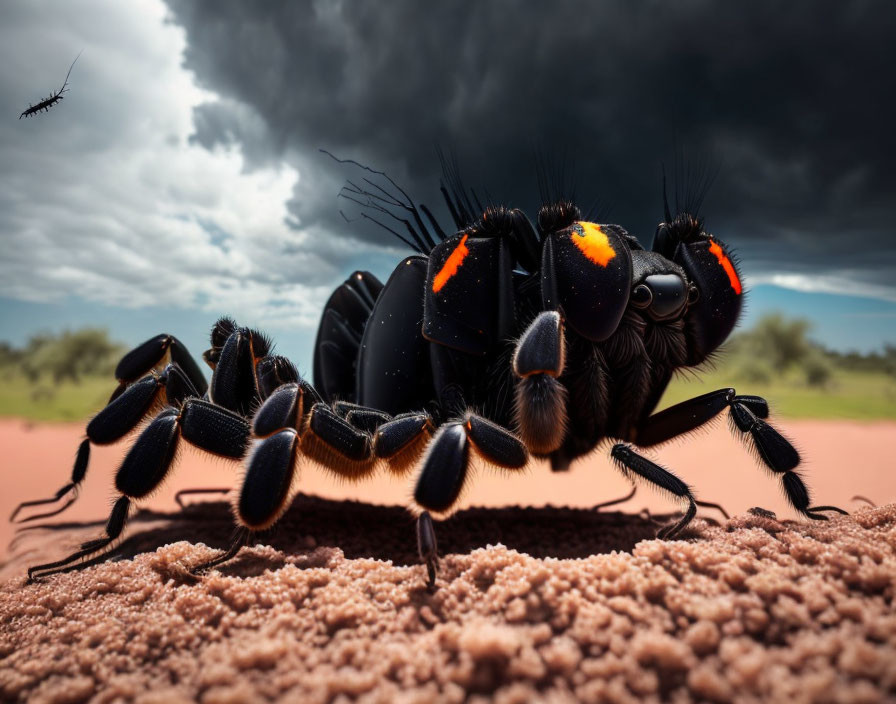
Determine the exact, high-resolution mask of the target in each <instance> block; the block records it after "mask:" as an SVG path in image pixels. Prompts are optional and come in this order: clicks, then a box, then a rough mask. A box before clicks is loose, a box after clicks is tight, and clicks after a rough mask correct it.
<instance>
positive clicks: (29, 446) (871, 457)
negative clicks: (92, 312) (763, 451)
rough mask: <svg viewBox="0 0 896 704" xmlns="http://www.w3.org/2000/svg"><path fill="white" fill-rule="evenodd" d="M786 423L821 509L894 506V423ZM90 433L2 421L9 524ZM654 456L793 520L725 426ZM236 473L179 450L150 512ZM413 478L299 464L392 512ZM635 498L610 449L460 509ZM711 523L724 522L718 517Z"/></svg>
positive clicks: (105, 455)
mask: <svg viewBox="0 0 896 704" xmlns="http://www.w3.org/2000/svg"><path fill="white" fill-rule="evenodd" d="M778 427H779V428H780V429H781V430H782V431H783V432H784V433H786V434H787V435H788V437H790V438H791V439H792V440H793V441H794V443H795V444H796V446H797V447H798V448H800V450H801V452H802V453H803V458H804V463H803V464H804V469H803V470H802V473H803V476H804V478H805V480H806V482H807V484H808V485H809V487H810V488H811V489H812V491H813V498H814V500H815V501H816V502H817V503H819V504H835V505H839V506H842V507H843V508H846V509H851V508H853V507H856V506H858V505H859V504H856V503H853V502H851V501H850V498H851V497H852V496H853V495H855V494H863V495H865V496H868V497H870V498H872V499H873V500H874V501H875V502H876V503H878V504H885V503H889V502H893V501H896V461H894V459H893V457H894V455H893V447H894V445H896V423H893V422H877V423H853V422H848V421H805V420H803V421H797V420H789V421H786V422H780V423H778ZM83 432H84V429H83V426H82V425H80V424H77V425H71V424H61V425H60V424H55V425H54V424H47V425H27V424H25V423H23V422H22V421H18V420H0V448H2V454H0V476H2V477H3V491H2V492H0V518H2V517H5V516H8V515H9V514H10V513H11V512H12V510H13V508H14V507H15V506H16V505H17V504H18V503H19V502H20V501H24V500H27V499H35V498H43V497H47V496H51V495H52V494H53V493H55V491H56V490H57V489H58V488H59V487H61V486H62V485H63V484H65V483H66V482H67V481H68V478H69V476H70V473H71V467H72V461H73V459H74V453H75V450H76V448H77V446H78V444H79V442H80V441H81V438H82V437H83ZM127 445H128V441H127V440H126V441H124V442H122V443H120V444H119V445H116V446H112V447H95V448H93V449H92V455H91V462H90V468H89V470H88V474H87V479H86V481H85V482H84V485H83V490H82V492H81V496H80V498H79V499H78V502H77V503H76V504H75V505H74V506H72V507H71V508H70V509H68V510H67V511H66V512H65V514H63V516H61V517H60V519H61V518H64V519H65V520H98V519H103V518H105V517H106V516H108V513H109V508H110V505H111V502H112V501H113V500H114V498H116V497H115V495H114V492H113V489H112V486H113V483H112V482H113V477H114V474H115V469H116V467H117V465H118V463H119V461H120V459H121V457H122V455H123V453H124V451H125V450H126V448H127ZM184 445H185V444H184ZM646 454H648V456H650V457H652V458H654V459H655V460H656V461H658V462H660V463H661V464H663V465H665V466H666V467H668V468H670V469H672V470H673V471H675V472H676V473H678V474H679V476H681V477H682V478H683V479H685V480H686V481H687V482H688V483H690V484H691V486H693V487H694V489H695V492H696V495H697V497H698V498H700V499H704V500H707V501H715V502H718V503H721V504H723V505H724V506H725V507H726V508H727V510H728V511H729V512H730V513H731V514H732V515H734V514H737V513H743V512H745V511H746V510H747V509H749V508H751V507H753V506H762V507H764V508H767V509H769V510H772V511H774V512H775V513H777V514H778V515H779V516H780V517H782V518H794V517H795V515H794V513H793V511H792V510H791V509H789V508H788V506H787V503H786V501H785V500H784V497H783V494H782V492H781V489H780V482H779V480H778V479H777V478H775V477H773V476H770V475H769V474H768V473H766V472H763V471H762V470H761V469H759V467H758V466H757V464H756V462H755V461H754V459H753V458H752V457H751V455H750V453H749V452H747V450H746V449H745V448H744V447H743V446H742V445H741V443H740V441H739V440H737V439H735V438H734V437H733V436H732V434H731V433H730V432H729V430H728V427H727V425H726V424H725V423H724V422H722V423H717V424H716V425H714V426H713V427H711V428H709V429H708V430H706V431H705V432H700V433H697V434H695V435H694V436H692V437H688V438H686V439H682V440H676V441H673V442H672V443H669V444H668V445H666V446H663V447H661V448H659V449H657V450H655V451H652V452H648V453H646ZM238 477H239V466H238V465H237V464H236V463H232V462H227V461H224V460H220V459H217V458H213V457H210V456H208V455H205V454H203V453H200V452H199V451H197V450H194V449H191V448H188V449H186V450H185V451H183V452H182V453H181V455H180V457H179V461H178V464H177V465H176V467H175V470H174V471H173V472H172V474H171V476H170V477H169V479H168V481H167V482H166V483H165V484H164V485H163V487H162V488H161V489H160V490H159V492H158V493H157V494H156V495H155V496H154V497H153V498H152V499H150V500H148V501H146V502H144V503H143V504H142V505H143V506H144V507H146V508H151V509H155V510H160V511H171V510H174V509H176V508H177V506H176V504H175V503H174V499H173V497H174V494H175V492H176V491H177V490H178V489H184V488H188V487H227V486H233V485H234V484H235V483H236V482H238ZM409 481H410V480H409V479H407V478H396V477H392V476H390V475H388V473H383V475H382V476H378V477H375V478H373V479H371V480H367V481H364V482H361V483H357V484H346V483H345V482H340V481H339V480H338V479H337V478H334V477H333V476H332V475H330V474H328V473H327V472H325V471H323V470H321V469H320V468H318V467H315V466H308V467H304V468H302V471H301V475H300V477H299V481H298V485H297V488H298V489H299V490H300V491H302V492H303V493H306V494H313V495H316V496H321V497H324V498H330V499H352V500H357V501H364V502H367V503H373V504H380V505H394V504H404V503H406V501H407V498H408V497H409V496H410V485H409ZM628 490H629V485H628V484H627V483H626V481H625V480H624V479H623V478H622V476H621V475H620V473H619V472H618V471H617V470H616V469H615V468H614V467H613V465H612V464H611V463H610V461H609V459H608V458H607V453H606V451H598V452H596V453H595V454H594V455H592V456H591V457H590V458H587V459H585V460H581V461H579V462H577V463H576V464H574V465H573V467H572V469H571V470H570V471H569V472H564V473H552V472H551V471H550V469H549V468H548V466H547V464H546V463H544V462H533V463H531V464H530V466H529V467H528V468H527V469H525V470H524V471H522V472H517V473H508V472H499V471H495V470H493V469H489V468H480V469H478V470H477V471H476V472H475V473H474V474H473V475H472V477H471V480H470V482H469V485H468V487H467V490H466V491H465V494H464V497H463V501H462V503H461V508H464V507H469V506H471V505H476V506H510V505H520V506H546V505H554V506H571V507H577V508H587V507H590V506H594V505H595V504H597V503H600V502H602V501H605V500H608V499H613V498H617V497H619V496H623V495H625V494H626V493H627V492H628ZM642 507H647V508H649V509H650V510H651V511H654V512H667V511H670V510H675V508H676V507H675V506H674V505H672V504H670V502H669V501H668V500H667V499H666V498H665V497H663V496H662V495H659V494H657V493H654V492H653V491H651V490H649V489H647V488H642V489H640V490H639V492H638V494H637V496H635V498H634V499H632V500H631V501H630V502H629V503H627V504H625V505H624V508H625V510H627V511H629V512H632V513H637V512H638V511H639V510H640V509H641V508H642ZM706 515H707V516H715V517H716V518H718V517H719V516H718V514H717V513H715V512H712V511H709V512H707V513H706ZM12 536H13V527H12V526H10V525H9V524H8V523H6V522H5V521H3V520H0V556H2V555H3V554H4V549H5V546H6V545H7V543H8V542H9V540H10V539H11V538H12ZM184 537H189V536H184Z"/></svg>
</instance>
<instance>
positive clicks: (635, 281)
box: [13, 159, 842, 584]
mask: <svg viewBox="0 0 896 704" xmlns="http://www.w3.org/2000/svg"><path fill="white" fill-rule="evenodd" d="M358 166H360V165H358ZM361 168H364V169H366V171H367V172H368V173H369V174H370V176H369V177H368V178H365V179H363V181H362V182H360V183H353V182H349V185H348V186H347V187H346V189H345V191H344V192H343V195H344V196H345V197H347V198H349V199H350V200H354V201H355V202H357V203H359V204H361V205H362V206H363V207H364V208H366V209H367V210H373V211H375V212H378V213H379V214H380V216H383V217H391V218H393V219H394V220H395V221H397V225H398V226H399V227H401V228H403V229H404V230H406V232H407V236H404V235H401V234H400V233H399V232H398V231H397V230H392V231H393V232H395V234H396V235H398V236H399V237H401V238H402V240H404V241H405V242H406V243H407V244H408V245H409V246H411V247H413V248H415V249H416V250H417V251H418V252H419V254H416V255H413V256H409V257H407V258H405V259H404V260H403V261H401V262H400V263H399V264H398V266H397V267H396V269H395V270H394V272H393V273H392V275H391V276H390V278H389V280H388V281H387V283H386V284H385V285H383V284H382V283H380V282H379V281H378V280H377V279H376V278H375V277H374V276H373V275H372V274H370V273H368V272H361V271H359V272H356V273H354V274H352V275H351V276H350V277H349V278H348V280H347V281H346V282H345V283H343V284H342V285H341V286H340V287H339V288H337V289H336V291H335V292H334V293H333V295H332V296H331V297H330V299H329V301H328V302H327V304H326V306H325V308H324V312H323V317H322V319H321V323H320V327H319V330H318V333H317V342H316V345H315V350H314V386H312V385H310V384H308V383H307V382H305V381H303V380H301V379H300V378H299V375H298V373H297V372H296V370H295V368H294V367H293V366H292V364H290V363H289V361H288V360H286V359H285V358H283V357H280V356H276V355H272V354H271V347H270V343H269V341H268V340H267V339H266V338H264V336H262V335H261V334H260V333H258V332H256V331H253V330H251V329H248V328H243V327H238V326H237V325H236V324H235V323H233V321H231V320H229V319H226V318H224V319H222V320H220V321H218V323H217V324H216V325H215V327H214V329H213V330H212V335H211V349H210V350H209V351H207V352H206V353H205V360H206V362H207V363H208V364H209V365H210V366H211V367H212V368H213V370H214V372H213V374H212V380H211V384H210V385H209V386H208V387H206V383H205V380H204V378H203V376H202V374H201V372H200V370H199V368H198V367H197V366H196V365H195V363H194V362H193V361H192V358H191V357H190V356H189V355H188V354H187V352H186V350H185V349H184V347H183V345H182V344H181V343H180V342H179V341H178V340H177V339H176V338H174V337H172V336H170V335H160V336H157V337H155V338H153V339H151V340H149V341H147V342H146V343H144V344H143V345H141V346H139V347H137V348H136V349H135V350H133V351H132V352H131V353H129V354H128V355H127V356H125V358H124V359H122V361H121V363H120V364H119V366H118V369H117V370H116V376H117V378H118V379H119V381H120V386H119V389H118V390H117V391H116V393H115V394H113V397H112V399H111V400H110V404H109V405H108V406H107V407H106V408H105V409H104V410H103V411H101V412H100V413H99V414H98V415H97V416H96V417H95V418H94V419H93V420H92V421H91V422H90V424H89V425H88V426H87V439H85V440H84V442H83V443H82V444H81V447H80V449H79V452H78V458H77V460H76V463H75V468H74V471H73V475H72V480H71V483H69V484H68V485H66V486H65V487H63V488H62V489H61V490H60V491H59V492H58V493H57V494H56V496H55V497H54V498H52V499H47V500H44V501H37V502H28V503H27V504H23V506H25V505H37V504H42V503H52V502H54V501H57V500H60V499H62V498H63V497H64V496H67V495H69V494H73V492H74V491H76V490H77V487H78V485H79V483H80V482H81V480H82V479H83V478H84V474H85V472H86V468H87V461H88V456H89V448H90V444H91V443H96V444H105V443H111V442H114V441H116V440H118V439H119V438H121V437H123V436H124V435H125V434H127V433H128V432H129V431H130V430H132V429H133V428H134V427H135V426H136V425H137V424H138V423H139V422H140V420H141V419H142V418H143V417H144V416H146V415H147V414H149V413H150V412H151V411H152V410H153V409H157V408H158V406H159V404H160V403H162V402H163V399H164V402H165V403H164V407H163V408H162V409H161V410H158V411H157V412H156V415H155V417H154V419H153V420H152V421H151V422H150V423H149V424H148V425H147V426H146V428H145V429H144V430H143V431H142V433H141V434H140V435H139V437H138V438H137V440H136V441H135V442H134V444H133V446H132V447H131V449H130V451H129V452H128V454H127V456H126V457H125V459H124V461H123V462H122V464H121V467H120V468H119V470H118V474H117V476H116V489H117V490H118V492H119V493H120V494H121V497H120V498H119V499H118V501H117V502H116V504H115V506H114V508H113V510H112V514H111V516H110V518H109V521H108V524H107V526H106V530H105V535H104V536H102V537H100V538H98V539H96V540H93V541H90V542H88V543H85V544H84V545H82V546H81V549H80V550H78V551H77V552H75V553H74V554H72V555H69V556H68V557H66V558H65V559H62V560H59V561H57V562H52V563H48V564H44V565H38V566H35V567H32V568H30V569H29V571H28V574H29V577H30V578H33V577H35V576H43V575H47V574H51V573H53V572H58V571H64V570H66V569H70V568H71V567H70V566H72V565H74V563H77V562H78V561H79V560H81V559H82V558H85V557H87V556H90V555H93V554H95V553H97V552H98V551H100V550H102V549H105V548H107V547H108V546H109V545H110V544H111V543H112V542H113V541H114V540H115V539H117V538H118V537H119V535H120V534H121V532H122V530H123V528H124V525H125V523H126V520H127V517H128V512H129V509H130V505H131V502H132V501H133V500H136V499H140V498H142V497H144V496H146V495H147V494H149V493H150V492H151V491H153V490H154V489H155V488H156V487H157V486H158V485H159V484H160V482H161V481H162V480H163V479H164V478H165V476H166V475H167V473H168V472H169V471H170V468H171V465H172V461H173V458H174V457H175V453H176V448H177V445H178V442H179V440H180V439H181V438H182V439H183V440H186V441H187V442H189V443H191V444H193V445H196V446H198V447H200V448H202V449H205V450H207V451H209V452H213V453H216V454H218V455H222V456H225V457H231V458H235V459H241V458H244V461H245V469H246V471H245V474H244V478H243V481H242V485H241V487H240V490H239V492H238V493H237V494H236V495H235V499H234V514H235V517H236V520H237V523H238V531H237V534H236V536H235V538H234V540H233V541H232V544H231V546H230V549H228V550H227V551H226V552H224V553H223V554H221V555H220V556H219V557H217V558H216V559H214V560H212V561H210V562H207V563H205V564H201V565H198V566H197V567H195V568H194V570H195V571H197V572H198V571H202V570H205V569H208V568H209V567H212V566H214V565H217V564H220V563H222V562H224V561H226V560H228V559H230V558H231V557H233V556H234V555H235V554H236V553H237V552H238V551H239V550H240V548H241V547H242V546H243V545H245V544H246V542H247V541H248V540H249V538H250V536H251V535H252V534H253V533H254V532H256V531H260V530H264V529H266V528H268V527H270V526H271V525H273V524H274V523H275V522H276V521H277V519H278V518H279V517H280V515H281V514H282V513H283V511H284V510H285V508H286V506H287V504H288V499H289V496H290V492H291V488H292V484H293V477H294V475H295V472H296V468H297V466H298V465H299V464H300V463H302V462H306V461H309V460H310V461H313V462H316V463H318V464H320V465H323V466H324V467H326V468H327V469H329V470H330V471H332V472H334V473H336V474H339V475H341V476H344V477H349V478H352V479H357V478H360V477H364V476H367V475H369V474H371V473H372V472H374V471H375V470H376V469H377V468H378V467H379V466H380V465H385V466H386V467H388V469H389V470H391V471H393V472H397V473H404V472H407V471H409V470H410V469H411V468H416V479H415V484H414V492H413V503H414V506H413V508H414V510H415V511H416V513H417V515H418V523H417V534H418V546H419V552H420V557H421V560H423V561H424V562H425V563H426V566H427V570H428V575H429V581H430V584H432V583H434V581H435V577H436V571H437V567H438V556H437V547H436V539H435V531H434V528H433V523H432V519H431V516H430V514H431V513H434V514H439V515H444V514H447V513H448V512H450V511H451V510H452V508H453V507H454V506H455V505H456V503H457V500H458V497H459V496H460V494H461V491H462V490H463V489H464V487H465V485H466V483H467V475H468V468H469V463H470V455H471V454H476V455H478V456H480V457H481V458H482V459H484V460H485V461H486V462H487V463H489V464H492V465H497V466H499V467H504V468H506V469H509V470H519V469H521V468H522V467H524V466H525V465H526V464H527V462H528V461H529V458H530V456H532V455H534V456H536V457H544V458H547V459H548V460H549V461H550V463H551V466H552V468H553V469H554V470H555V471H562V470H566V469H567V468H568V467H569V465H570V463H571V462H572V461H573V460H574V459H576V458H577V457H580V456H582V455H585V454H587V453H590V452H591V451H592V450H594V449H595V447H597V446H598V445H600V444H602V443H605V444H607V445H609V447H610V456H611V457H612V458H613V460H614V462H615V464H616V465H617V466H618V468H619V469H620V470H621V471H622V472H623V473H624V474H625V475H626V477H628V478H629V479H630V480H632V482H635V481H636V480H646V481H647V482H650V483H652V484H654V485H655V486H657V487H659V488H661V489H663V490H665V491H666V492H667V493H668V494H670V495H671V496H672V497H673V498H675V499H678V500H679V501H681V502H682V504H683V506H684V508H685V512H684V515H683V517H682V518H681V519H680V520H679V521H677V522H676V523H674V524H672V525H669V526H667V527H665V528H663V529H662V530H661V531H660V536H661V537H672V536H675V535H677V534H679V533H680V532H681V531H682V530H683V529H684V528H685V526H686V525H687V524H688V523H689V522H690V521H691V519H692V518H693V517H694V515H695V513H696V507H697V505H698V503H699V502H697V501H696V500H695V498H694V496H693V495H692V493H691V489H690V488H689V487H688V485H687V484H685V482H683V481H682V480H681V479H679V478H678V477H676V476H675V475H674V474H672V473H671V472H670V471H668V470H667V469H664V468H663V467H660V466H659V465H657V464H656V463H654V462H653V461H651V460H649V459H647V458H646V457H644V456H642V455H641V454H639V453H638V452H637V451H636V450H635V449H634V447H635V446H636V447H651V446H654V445H658V444H660V443H663V442H665V441H667V440H669V439H671V438H673V437H676V436H679V435H682V434H684V433H688V432H690V431H692V430H694V429H696V428H697V427H699V426H701V425H703V424H704V423H707V422H708V421H710V420H711V419H713V418H714V417H716V416H718V415H719V414H720V413H722V412H724V411H726V410H728V411H729V414H730V418H731V421H732V428H733V429H734V431H735V432H736V433H737V434H740V435H742V436H744V437H745V438H747V439H748V440H749V441H750V442H751V444H752V445H753V447H754V448H755V450H756V452H757V454H758V457H759V458H760V459H761V461H762V463H763V464H764V466H765V467H767V468H768V469H770V470H771V471H772V472H774V473H776V474H778V475H780V477H781V480H782V482H783V486H784V489H785V491H786V494H787V497H788V499H789V500H790V503H791V504H792V505H793V507H794V508H795V509H796V510H797V511H799V512H800V513H802V514H803V515H805V516H807V517H809V518H813V519H817V520H824V519H825V516H823V515H821V513H820V512H821V511H825V510H832V511H839V512H842V511H841V510H840V509H838V508H835V507H832V506H815V507H813V506H811V505H810V504H811V502H810V499H809V493H808V490H807V489H806V487H805V485H804V483H803V481H802V480H801V479H800V477H799V475H798V474H797V473H796V471H795V470H796V467H797V466H798V465H799V463H800V457H799V454H798V453H797V451H796V450H795V449H794V448H793V446H792V445H791V444H790V443H789V442H788V441H787V440H786V439H785V438H784V437H782V436H781V434H780V433H778V432H777V431H776V430H775V429H774V428H773V427H772V426H771V425H770V424H769V423H767V422H766V418H767V417H768V415H769V411H768V404H767V403H766V401H765V400H764V399H762V398H760V397H758V396H745V395H738V394H737V393H736V392H735V390H734V389H732V388H725V389H720V390H718V391H714V392H712V393H708V394H703V395H701V396H698V397H697V398H694V399H691V400H689V401H685V402H683V403H679V404H677V405H675V406H673V407H671V408H667V409H666V410H664V411H661V412H659V413H654V412H653V410H654V408H655V406H656V404H657V403H658V401H659V399H660V397H661V396H662V394H663V391H664V390H665V388H666V385H667V384H668V382H669V380H670V378H671V376H672V374H673V373H674V372H675V371H676V370H677V369H681V368H683V367H694V366H698V365H700V364H701V363H703V362H704V361H705V360H706V359H707V358H708V357H709V356H710V355H711V354H712V353H713V351H714V350H716V348H717V347H718V346H719V345H720V344H721V343H722V341H724V340H725V338H726V337H728V335H729V333H730V332H731V330H732V329H733V327H734V325H735V323H736V322H737V319H738V316H739V314H740V310H741V304H742V299H743V293H744V292H743V286H742V283H741V279H740V275H739V273H738V270H737V265H736V263H735V261H734V259H733V258H732V256H731V254H730V252H729V250H728V248H727V247H726V245H725V244H724V243H723V242H722V241H721V240H719V239H718V238H716V237H715V236H713V235H710V234H708V233H707V232H706V231H705V229H704V226H703V222H702V220H701V219H699V218H698V217H697V216H696V214H695V213H694V212H680V213H678V214H676V215H675V216H673V215H672V214H671V212H670V211H669V206H668V204H666V206H665V218H664V221H663V222H662V223H660V225H659V226H658V228H657V231H656V235H655V237H654V241H653V247H652V249H650V250H647V249H644V248H643V247H642V246H641V245H640V244H639V243H638V241H637V240H636V239H635V238H634V237H633V236H631V235H630V234H629V233H628V232H626V231H625V230H624V229H623V228H621V227H619V226H618V225H606V224H603V225H602V224H597V223H593V222H589V221H587V220H585V219H583V217H582V215H581V213H580V211H579V209H578V207H577V206H576V205H575V204H574V203H573V202H571V201H569V200H565V199H562V198H560V199H549V202H546V203H545V204H544V205H543V206H542V207H541V209H540V210H539V212H538V214H537V226H533V225H532V224H531V223H530V221H529V219H528V218H527V216H526V215H525V214H524V213H523V212H522V211H520V210H517V209H509V208H505V207H503V206H495V207H492V206H489V207H483V206H482V204H481V203H480V202H479V199H478V198H477V197H476V194H475V193H473V192H472V191H467V190H466V189H464V188H463V187H462V186H461V185H460V180H459V178H458V177H457V172H456V167H455V166H454V165H453V163H449V162H448V161H447V160H445V159H443V171H444V173H445V180H444V182H443V185H442V191H443V194H444V195H445V199H446V202H447V204H448V207H449V209H450V211H451V213H452V216H453V218H454V221H455V225H456V227H457V230H458V231H457V233H456V234H453V235H451V236H445V234H444V233H443V232H442V230H441V229H440V228H439V227H438V224H437V223H436V221H435V218H434V217H433V216H432V214H431V213H430V212H429V211H428V210H426V209H425V208H424V207H423V206H421V208H420V210H418V208H417V207H416V206H415V205H414V204H413V202H412V201H411V200H410V198H408V197H407V195H406V194H405V193H404V191H402V190H401V189H400V188H398V187H397V186H396V185H395V184H394V182H392V181H391V179H390V180H389V186H382V185H380V183H381V181H378V180H377V177H383V176H384V174H381V173H380V172H376V171H373V170H372V169H367V167H361ZM390 186H391V187H390ZM664 190H665V189H664ZM396 210H397V211H399V213H400V214H398V215H396V214H395V213H396ZM421 210H422V215H421ZM365 216H366V217H369V218H371V219H375V218H374V217H373V216H371V215H367V214H365ZM424 217H425V218H426V221H424ZM377 222H379V223H380V224H381V225H383V226H384V227H388V226H387V225H386V224H385V223H384V222H383V221H382V218H380V219H378V220H377ZM389 229H391V228H389ZM166 361H167V362H169V363H168V364H167V365H166V366H164V368H162V369H161V371H156V370H157V369H158V368H160V367H161V366H162V365H163V364H164V363H165V362H166ZM256 409H257V410H256ZM73 499H74V497H73V496H71V497H70V501H71V500H73ZM70 501H69V503H70ZM67 505H68V504H66V506H67ZM19 508H21V507H19ZM62 508H63V509H64V508H65V506H63V507H62ZM18 510H19V509H17V510H16V513H18ZM59 510H62V509H59ZM53 513H58V511H54V512H53ZM15 515H16V514H13V518H15ZM43 515H52V514H43ZM34 518H37V516H35V517H32V519H34ZM32 519H29V520H32Z"/></svg>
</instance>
